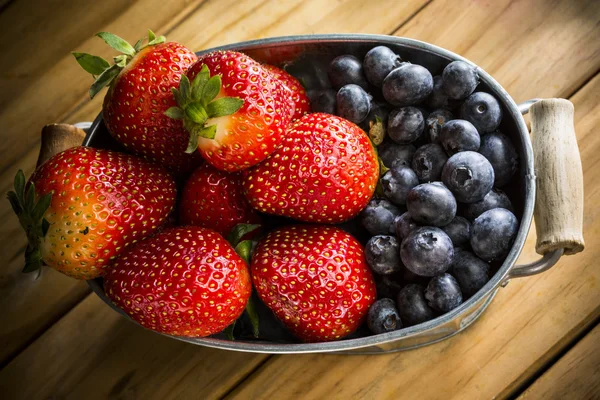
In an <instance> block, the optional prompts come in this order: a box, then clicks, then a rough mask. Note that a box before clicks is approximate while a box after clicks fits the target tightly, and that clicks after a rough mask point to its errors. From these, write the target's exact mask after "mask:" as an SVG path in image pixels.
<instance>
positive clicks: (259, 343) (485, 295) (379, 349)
mask: <svg viewBox="0 0 600 400" xmlns="http://www.w3.org/2000/svg"><path fill="white" fill-rule="evenodd" d="M377 45H386V46H388V47H390V48H391V49H392V50H394V51H395V52H397V53H398V54H400V55H401V57H402V58H403V59H404V60H407V61H410V62H412V63H416V64H421V65H424V66H425V67H427V68H428V69H429V70H430V71H432V73H433V74H434V75H436V74H439V73H441V71H442V70H443V68H444V66H445V65H447V64H448V63H449V62H451V61H454V60H462V61H466V62H469V63H471V62H470V61H468V60H466V59H464V58H463V57H460V56H458V55H456V54H454V53H452V52H450V51H448V50H445V49H442V48H439V47H436V46H433V45H431V44H428V43H424V42H420V41H417V40H412V39H407V38H401V37H393V36H381V35H362V34H342V35H311V36H289V37H278V38H269V39H261V40H254V41H249V42H242V43H235V44H230V45H227V46H221V47H217V48H214V49H208V50H205V51H202V52H199V53H198V54H202V53H206V52H209V51H213V50H238V51H242V52H244V53H246V54H248V55H249V56H251V57H253V58H254V59H256V60H258V61H260V62H265V63H270V64H275V65H284V66H285V67H286V69H287V70H288V71H289V72H291V73H292V74H298V73H302V72H304V74H303V76H305V78H304V79H303V83H304V84H305V86H306V87H307V89H313V88H320V87H325V86H326V85H327V78H326V74H325V71H326V70H325V66H326V65H327V63H328V62H329V61H331V60H332V59H333V58H334V57H335V56H338V55H341V54H354V55H356V56H357V57H359V58H362V57H363V56H364V55H365V53H366V52H367V51H368V50H369V49H371V48H372V47H374V46H377ZM471 64H473V63H471ZM473 65H474V64H473ZM479 76H480V79H481V83H480V85H479V87H478V90H482V91H486V92H489V93H492V94H493V95H494V96H495V97H496V98H497V99H498V100H499V101H500V104H501V106H502V110H503V112H504V118H503V121H502V125H501V126H500V130H501V131H502V132H504V133H506V134H507V135H509V136H510V138H511V139H512V141H513V143H514V144H515V146H516V147H517V149H518V152H519V159H520V166H519V168H520V169H519V172H518V174H517V176H516V177H515V179H514V182H513V183H511V184H510V185H509V187H508V189H507V191H508V192H509V195H510V196H511V198H512V199H513V202H514V206H515V214H516V215H517V217H518V218H519V220H520V222H521V225H520V228H519V231H518V234H517V237H516V239H515V242H514V244H513V246H512V249H511V250H510V252H509V254H508V256H507V257H506V259H505V260H504V262H503V263H502V265H500V266H499V268H498V270H497V272H496V273H495V274H494V276H493V277H492V278H491V280H490V281H489V282H488V283H487V284H486V285H485V286H484V287H483V288H482V289H481V290H480V291H479V292H478V293H476V294H475V295H474V296H472V297H471V298H469V299H468V300H467V301H466V302H464V303H463V304H462V305H461V306H460V307H458V308H456V309H454V310H452V311H451V312H449V313H447V314H444V315H442V316H440V317H438V318H436V319H434V320H431V321H428V322H426V323H423V324H420V325H416V326H412V327H409V328H405V329H401V330H398V331H394V332H390V333H386V334H380V335H374V336H364V337H354V338H349V339H343V340H339V341H334V342H327V343H311V344H305V343H296V342H273V341H265V340H236V341H229V340H225V339H220V338H212V337H209V338H201V339H189V338H182V337H174V336H173V338H174V339H178V340H182V341H186V342H189V343H193V344H198V345H203V346H209V347H216V348H221V349H228V350H235V351H246V352H257V353H287V354H292V353H317V352H341V353H359V354H377V353H386V352H393V351H399V350H407V349H412V348H415V347H419V346H424V345H427V344H431V343H435V342H438V341H440V340H443V339H446V338H449V337H451V336H453V335H455V334H457V333H458V332H460V331H462V330H463V329H465V328H467V327H468V326H469V325H470V324H472V323H473V322H474V321H475V320H476V319H477V318H478V317H479V316H480V315H481V314H482V313H483V311H485V309H486V307H487V306H488V305H489V304H490V302H491V301H492V300H493V298H494V295H495V294H496V291H497V290H498V288H499V286H501V285H502V286H503V285H505V284H506V283H507V282H508V280H509V279H511V278H514V277H521V276H527V275H532V274H535V273H539V272H542V271H544V270H546V269H548V268H550V267H551V266H552V265H554V264H555V263H556V262H557V261H558V259H559V258H560V257H561V255H562V254H563V250H562V249H559V250H555V251H553V252H551V253H548V254H547V255H546V256H544V257H543V258H542V259H540V260H539V261H537V262H535V263H532V264H529V265H524V266H515V262H516V260H517V258H518V257H519V254H520V253H521V250H522V249H523V246H524V244H525V239H526V237H527V233H528V231H529V227H530V225H531V222H532V218H533V209H534V202H535V191H536V186H535V185H536V181H535V175H534V168H533V165H534V163H533V152H532V146H531V141H530V137H529V132H528V130H527V126H526V125H525V121H524V120H523V117H522V113H526V112H527V110H528V108H529V105H531V103H532V102H527V103H523V104H522V105H520V106H518V105H517V104H516V103H515V102H514V100H513V99H512V98H511V97H510V95H509V94H508V93H507V92H506V91H505V90H504V89H503V88H502V86H500V84H498V82H496V81H495V80H494V79H493V78H492V77H491V76H490V75H488V74H487V73H486V72H485V71H483V70H481V69H479ZM84 145H87V146H93V147H104V148H119V147H118V144H117V143H115V142H114V140H113V139H112V138H111V136H110V135H109V133H108V131H107V130H106V127H105V126H104V123H103V121H102V115H101V114H100V115H99V116H98V118H96V120H95V121H94V122H93V124H92V126H91V127H90V128H89V130H88V135H87V137H86V139H85V141H84ZM89 284H90V286H91V288H92V289H93V291H94V292H95V293H96V294H97V295H98V296H99V297H100V298H101V299H102V300H103V301H105V302H106V303H107V304H108V305H109V306H110V307H112V308H113V309H115V310H116V311H117V312H120V313H121V314H123V315H124V316H125V317H126V318H129V317H128V316H127V315H126V314H124V313H123V312H122V311H121V310H120V309H118V308H116V307H115V306H114V305H113V304H112V303H111V302H110V300H109V299H108V298H107V297H106V296H105V294H104V291H103V288H102V281H101V280H95V281H90V282H89Z"/></svg>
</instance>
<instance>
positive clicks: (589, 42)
mask: <svg viewBox="0 0 600 400" xmlns="http://www.w3.org/2000/svg"><path fill="white" fill-rule="evenodd" d="M599 19H600V7H598V4H597V3H596V2H594V1H568V0H562V1H552V2H549V1H546V0H533V1H511V0H498V1H497V0H478V1H469V0H463V1H460V2H457V1H453V0H436V1H434V2H433V3H431V4H429V5H428V6H427V7H426V8H425V9H424V10H423V11H422V12H420V13H419V14H417V15H416V16H415V18H414V19H412V20H411V21H410V22H409V23H408V24H406V25H404V26H403V27H402V28H401V29H399V30H398V31H397V32H396V33H395V35H397V36H406V37H411V38H414V39H419V40H423V41H426V42H429V43H433V44H435V45H438V46H440V47H444V48H446V49H448V50H451V51H454V52H455V53H457V54H460V55H462V56H463V57H466V58H468V59H469V60H471V61H473V62H474V63H476V64H478V65H479V66H481V67H482V68H483V69H485V70H486V71H487V72H488V73H490V74H491V75H492V76H493V77H494V78H495V79H496V80H497V81H498V82H499V83H500V84H501V85H502V86H503V87H504V88H505V89H506V90H507V91H508V93H509V94H511V95H512V96H513V98H514V99H515V100H516V101H517V102H521V101H524V100H527V99H531V98H536V97H541V98H544V97H564V96H569V95H571V94H572V93H573V92H574V91H575V90H576V89H577V88H579V87H580V86H581V85H582V84H583V83H584V82H585V81H587V80H588V79H589V78H590V77H592V76H594V75H595V74H596V72H597V71H598V69H599V68H600V25H599V24H598V20H599ZM430 21H435V28H433V27H432V24H430V23H429V22H430Z"/></svg>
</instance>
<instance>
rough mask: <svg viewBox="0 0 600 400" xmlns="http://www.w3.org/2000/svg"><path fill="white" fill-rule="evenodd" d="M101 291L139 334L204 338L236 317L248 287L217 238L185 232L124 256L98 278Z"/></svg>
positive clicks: (238, 262)
mask: <svg viewBox="0 0 600 400" xmlns="http://www.w3.org/2000/svg"><path fill="white" fill-rule="evenodd" d="M104 291H105V293H106V294H107V296H108V297H109V298H110V299H111V300H112V301H113V303H114V304H115V305H117V306H118V307H119V308H121V309H122V310H123V311H125V312H126V313H127V314H128V315H129V316H130V317H131V318H132V319H133V320H134V321H136V322H138V323H139V324H141V325H142V326H144V327H145V328H148V329H152V330H154V331H157V332H160V333H165V334H168V335H175V336H187V337H204V336H208V335H211V334H214V333H217V332H220V331H222V330H223V329H225V328H226V327H227V326H229V325H230V324H232V323H233V322H234V321H235V320H236V319H237V318H238V317H239V316H240V315H241V314H242V312H243V311H244V308H245V307H246V303H247V302H248V299H249V297H250V294H251V293H252V284H251V282H250V274H249V272H248V266H247V264H246V262H245V261H244V260H243V259H242V258H241V257H240V256H238V255H237V254H236V252H235V251H234V249H233V247H232V246H231V245H230V244H229V243H228V242H227V241H226V240H225V239H223V237H222V236H221V235H219V234H218V233H217V232H215V231H213V230H210V229H206V228H201V227H194V226H189V227H183V228H181V227H180V228H171V229H168V230H165V231H163V232H160V233H158V234H157V235H155V236H153V237H151V238H149V239H146V240H144V241H141V242H139V243H137V244H136V245H135V246H132V247H131V248H129V249H127V250H126V251H124V252H123V253H122V254H121V255H119V257H118V258H117V259H116V260H115V262H114V264H113V267H112V268H111V269H110V270H109V271H108V273H107V274H106V276H105V277H104Z"/></svg>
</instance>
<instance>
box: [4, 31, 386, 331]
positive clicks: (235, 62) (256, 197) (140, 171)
mask: <svg viewBox="0 0 600 400" xmlns="http://www.w3.org/2000/svg"><path fill="white" fill-rule="evenodd" d="M98 36H99V37H101V38H102V39H103V40H104V41H105V42H106V43H107V44H109V45H110V46H111V47H113V48H114V49H116V50H118V51H119V52H120V53H121V54H120V55H118V56H116V57H115V58H114V61H115V63H114V64H112V65H111V64H109V63H108V62H107V61H106V60H104V59H102V58H100V57H96V56H92V55H90V54H85V53H74V55H75V57H76V58H77V61H78V62H79V64H80V65H81V66H82V67H83V68H84V69H85V70H86V71H87V72H89V73H91V74H92V75H93V76H94V78H95V82H94V84H93V85H92V87H91V89H90V95H91V96H92V97H93V96H95V95H96V94H97V93H99V92H100V90H101V89H102V88H103V87H108V92H107V94H106V97H105V99H104V104H103V117H104V118H103V119H104V123H105V124H106V127H107V128H108V130H109V132H110V134H111V135H112V136H113V137H114V138H115V139H116V140H117V141H118V142H119V143H120V144H121V145H123V146H124V148H125V149H126V150H127V151H128V152H129V153H131V154H125V153H119V152H115V151H111V150H102V149H96V148H90V147H76V148H72V149H69V150H66V151H64V152H62V153H59V154H58V155H56V156H54V157H52V158H51V159H50V160H48V161H46V162H45V163H44V164H43V165H42V166H40V167H39V168H38V169H37V170H36V172H35V173H34V174H33V175H32V177H31V178H30V180H29V182H26V181H25V177H24V176H23V174H22V172H20V173H19V174H17V177H16V179H15V190H14V192H11V193H9V200H10V201H11V204H12V206H13V209H14V211H15V213H16V214H17V215H18V217H19V219H20V222H21V225H22V226H23V228H24V230H25V231H26V233H27V237H28V240H29V245H28V247H27V251H26V267H25V271H33V270H35V269H38V268H40V267H41V266H42V265H47V266H50V267H52V268H55V269H57V270H59V271H61V272H63V273H65V274H67V275H69V276H71V277H74V278H77V279H94V278H99V277H102V278H103V280H104V288H105V292H106V294H107V295H108V297H109V298H110V299H111V300H112V301H113V302H114V303H115V304H116V305H117V306H118V307H120V308H121V309H123V310H124V311H125V312H126V313H127V314H128V315H129V316H131V318H132V319H134V320H135V321H137V322H138V323H140V324H141V325H143V326H144V327H146V328H149V329H152V330H155V331H158V332H162V333H166V334H171V335H178V336H187V337H204V336H208V335H211V334H215V333H217V332H221V331H223V330H224V329H226V328H227V327H231V326H232V324H233V323H234V322H235V321H236V319H238V318H239V317H240V315H241V314H242V313H243V311H244V310H245V309H250V308H252V306H251V304H250V303H249V299H250V297H251V294H252V288H253V287H254V288H255V290H256V292H257V294H258V297H259V298H260V299H261V300H262V301H263V302H264V303H265V304H266V305H267V306H268V307H269V308H270V309H271V310H272V311H273V313H274V314H275V315H276V316H277V317H278V318H279V319H280V320H281V321H282V322H283V323H284V324H285V325H286V326H287V327H288V328H289V329H290V331H291V332H293V333H294V334H295V335H296V336H297V337H298V338H299V339H301V340H304V341H313V342H315V341H327V340H335V339H338V338H341V337H344V336H346V335H348V334H350V333H351V332H353V331H355V330H356V329H357V328H358V326H359V325H360V324H362V322H363V321H364V319H365V316H366V314H367V312H368V309H369V307H370V305H371V304H372V303H373V302H374V301H375V300H376V293H375V284H374V280H373V276H372V274H371V272H370V270H369V267H368V266H367V264H366V263H365V256H364V251H363V247H362V246H361V245H360V243H359V242H358V241H357V240H356V239H355V238H353V237H352V236H351V235H350V234H348V233H346V232H344V231H343V230H341V229H339V228H336V227H333V226H331V224H335V223H339V222H343V221H346V220H348V219H350V218H352V217H354V216H356V215H357V214H358V213H359V212H360V211H361V210H362V209H363V208H364V207H365V205H366V204H367V202H368V201H369V199H370V198H371V197H372V195H373V193H374V190H375V186H376V184H377V180H378V176H379V164H378V160H377V156H376V153H375V150H374V148H373V146H372V144H371V142H370V141H369V139H368V137H367V135H366V134H365V133H364V132H363V131H362V130H361V129H360V128H359V127H358V126H356V125H355V124H353V123H351V122H349V121H347V120H345V119H343V118H340V117H336V116H333V115H330V114H324V113H310V106H309V101H308V98H307V96H306V93H305V91H304V88H303V87H302V85H301V84H300V83H299V82H298V81H297V80H296V79H295V78H294V77H292V76H291V75H289V74H288V73H287V72H285V71H283V70H282V69H279V68H277V67H275V66H271V65H263V64H260V63H259V62H257V61H255V60H253V59H252V58H250V57H249V56H247V55H245V54H242V53H239V52H234V51H219V52H212V53H208V54H204V55H201V56H196V55H195V54H194V53H193V52H192V51H190V50H189V49H187V48H186V47H184V46H182V45H181V44H178V43H173V42H166V41H165V38H164V37H162V36H160V37H156V36H155V35H154V34H153V33H152V32H149V36H148V39H147V40H140V41H138V42H137V43H136V44H135V45H133V46H132V45H131V44H129V43H127V42H126V41H124V40H123V39H121V38H119V37H118V36H116V35H113V34H109V33H106V32H102V33H99V34H98ZM178 182H182V183H183V184H181V185H179V189H178ZM176 209H177V211H175V210H176ZM265 214H271V215H278V216H283V217H287V218H291V219H295V220H298V221H304V222H309V223H310V224H301V225H298V224H295V225H294V224H289V225H288V226H284V227H279V228H277V229H275V230H272V231H270V232H269V231H267V230H266V229H264V228H263V229H262V230H259V231H255V232H253V233H251V232H252V231H253V230H255V229H256V228H257V227H258V226H259V224H260V222H261V218H263V219H266V217H265ZM257 232H261V234H257ZM261 235H262V237H261ZM248 238H251V239H257V238H259V241H258V243H253V242H251V241H250V240H244V239H248ZM252 250H253V251H252Z"/></svg>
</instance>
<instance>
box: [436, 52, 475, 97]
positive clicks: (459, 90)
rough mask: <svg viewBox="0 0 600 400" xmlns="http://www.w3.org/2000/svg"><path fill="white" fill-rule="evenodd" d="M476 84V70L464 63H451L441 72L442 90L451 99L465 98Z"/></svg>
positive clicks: (473, 89)
mask: <svg viewBox="0 0 600 400" xmlns="http://www.w3.org/2000/svg"><path fill="white" fill-rule="evenodd" d="M478 84H479V75H477V68H476V67H474V66H472V65H471V64H468V63H466V62H464V61H452V62H451V63H450V64H448V65H447V66H446V68H444V72H442V88H443V89H444V92H445V93H446V94H447V95H448V97H450V98H451V99H455V100H462V99H464V98H466V97H467V96H469V95H470V94H471V93H473V92H474V91H475V88H476V87H477V85H478Z"/></svg>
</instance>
